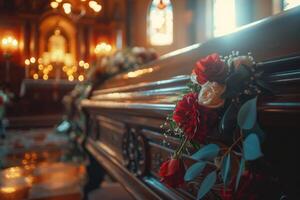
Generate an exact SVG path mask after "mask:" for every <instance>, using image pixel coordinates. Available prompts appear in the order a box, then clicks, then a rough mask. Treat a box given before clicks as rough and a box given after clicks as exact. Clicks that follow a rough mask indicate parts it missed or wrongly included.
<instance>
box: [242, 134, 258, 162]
mask: <svg viewBox="0 0 300 200" xmlns="http://www.w3.org/2000/svg"><path fill="white" fill-rule="evenodd" d="M243 148H244V158H245V160H256V159H257V158H259V157H261V156H262V155H263V154H262V152H261V149H260V143H259V139H258V137H257V135H256V134H255V133H251V134H250V135H248V137H246V139H245V140H244V142H243Z"/></svg>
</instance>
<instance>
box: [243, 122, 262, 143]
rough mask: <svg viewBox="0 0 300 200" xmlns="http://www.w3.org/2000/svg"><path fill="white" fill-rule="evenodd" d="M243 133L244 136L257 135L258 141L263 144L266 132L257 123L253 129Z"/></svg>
mask: <svg viewBox="0 0 300 200" xmlns="http://www.w3.org/2000/svg"><path fill="white" fill-rule="evenodd" d="M242 133H243V135H244V136H246V137H247V136H248V135H249V134H251V133H255V134H256V135H257V136H258V139H259V141H260V143H262V142H263V141H264V139H265V133H264V131H263V130H262V129H261V128H260V126H259V124H258V122H257V121H256V123H255V125H254V127H253V128H251V129H249V130H246V129H244V130H242Z"/></svg>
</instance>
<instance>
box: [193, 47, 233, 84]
mask: <svg viewBox="0 0 300 200" xmlns="http://www.w3.org/2000/svg"><path fill="white" fill-rule="evenodd" d="M193 72H194V73H195V74H196V76H197V81H198V83H199V84H201V85H203V84H204V83H206V82H207V81H211V82H218V83H223V82H224V80H225V77H226V74H227V67H226V64H225V63H224V62H223V61H221V59H220V56H219V54H217V53H213V54H211V55H208V56H206V57H205V58H202V59H200V60H199V61H197V63H196V67H195V68H194V71H193Z"/></svg>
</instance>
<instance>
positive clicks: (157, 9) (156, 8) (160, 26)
mask: <svg viewBox="0 0 300 200" xmlns="http://www.w3.org/2000/svg"><path fill="white" fill-rule="evenodd" d="M148 37H149V41H150V44H151V45H156V46H163V45H170V44H172V43H173V7H172V3H171V1H170V0H153V1H152V3H151V5H150V9H149V16H148Z"/></svg>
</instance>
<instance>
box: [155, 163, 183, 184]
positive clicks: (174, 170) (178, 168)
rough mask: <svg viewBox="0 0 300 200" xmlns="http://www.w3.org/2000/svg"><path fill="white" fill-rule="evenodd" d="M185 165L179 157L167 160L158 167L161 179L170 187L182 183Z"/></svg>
mask: <svg viewBox="0 0 300 200" xmlns="http://www.w3.org/2000/svg"><path fill="white" fill-rule="evenodd" d="M184 174H185V167H184V163H183V161H182V160H181V159H173V158H171V159H170V160H167V161H165V162H163V163H162V165H161V166H160V169H159V176H160V177H161V181H162V182H164V183H166V184H167V185H169V186H170V187H178V186H180V185H182V184H183V183H184Z"/></svg>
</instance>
